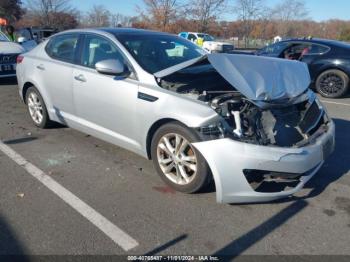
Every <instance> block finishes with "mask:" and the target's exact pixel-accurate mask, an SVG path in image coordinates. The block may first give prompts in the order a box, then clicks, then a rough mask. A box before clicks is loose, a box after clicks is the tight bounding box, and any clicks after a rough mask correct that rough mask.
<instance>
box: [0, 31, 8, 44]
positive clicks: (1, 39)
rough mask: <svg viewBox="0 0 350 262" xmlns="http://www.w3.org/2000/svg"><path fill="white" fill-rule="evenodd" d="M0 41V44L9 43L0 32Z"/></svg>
mask: <svg viewBox="0 0 350 262" xmlns="http://www.w3.org/2000/svg"><path fill="white" fill-rule="evenodd" d="M0 41H2V42H8V41H9V40H8V39H7V37H6V36H5V35H4V34H3V33H2V32H0Z"/></svg>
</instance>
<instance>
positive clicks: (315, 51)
mask: <svg viewBox="0 0 350 262" xmlns="http://www.w3.org/2000/svg"><path fill="white" fill-rule="evenodd" d="M329 50H330V48H329V47H327V46H323V45H317V44H312V46H311V49H310V52H309V54H310V55H311V54H312V55H320V54H324V53H327V52H328V51H329Z"/></svg>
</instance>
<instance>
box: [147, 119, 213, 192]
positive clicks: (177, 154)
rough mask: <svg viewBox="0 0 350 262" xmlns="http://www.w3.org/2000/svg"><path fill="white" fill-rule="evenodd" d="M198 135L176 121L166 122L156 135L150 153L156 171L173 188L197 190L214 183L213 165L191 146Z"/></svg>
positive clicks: (181, 190) (197, 140) (184, 190)
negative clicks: (211, 166) (212, 175)
mask: <svg viewBox="0 0 350 262" xmlns="http://www.w3.org/2000/svg"><path fill="white" fill-rule="evenodd" d="M199 141H200V140H199V138H198V137H197V135H196V134H195V133H194V132H193V131H192V130H190V129H188V128H186V127H185V126H183V125H181V124H180V123H177V122H172V123H169V124H165V125H163V126H162V127H160V128H159V129H158V130H157V131H156V133H155V134H154V136H153V139H152V143H151V156H152V160H153V164H154V167H155V169H156V170H157V173H158V174H159V175H160V177H161V178H162V180H163V181H164V182H165V183H166V184H168V185H169V186H170V187H172V188H173V189H175V190H177V191H180V192H183V193H189V194H190V193H196V192H199V191H201V190H203V189H205V188H206V187H207V186H208V185H209V184H210V182H211V173H210V168H209V166H208V164H207V162H206V160H205V159H204V157H203V156H202V155H201V154H200V152H199V151H198V150H197V149H195V148H194V146H192V143H194V142H199Z"/></svg>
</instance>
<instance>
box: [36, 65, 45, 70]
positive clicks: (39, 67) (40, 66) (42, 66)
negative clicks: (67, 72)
mask: <svg viewBox="0 0 350 262" xmlns="http://www.w3.org/2000/svg"><path fill="white" fill-rule="evenodd" d="M36 68H38V69H39V70H45V67H44V65H38V66H36Z"/></svg>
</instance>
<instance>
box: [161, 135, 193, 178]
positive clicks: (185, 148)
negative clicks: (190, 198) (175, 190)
mask: <svg viewBox="0 0 350 262" xmlns="http://www.w3.org/2000/svg"><path fill="white" fill-rule="evenodd" d="M157 160H158V163H159V166H160V168H161V170H162V172H163V173H164V175H165V176H166V177H167V178H168V179H169V180H170V181H171V182H173V183H175V184H177V185H188V184H190V183H191V182H192V181H193V180H194V178H195V177H196V174H197V156H196V152H195V150H194V148H193V147H192V145H191V143H190V142H188V141H187V140H186V139H185V138H184V137H183V136H181V135H179V134H166V135H164V136H163V137H162V138H161V139H160V140H159V142H158V145H157Z"/></svg>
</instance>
